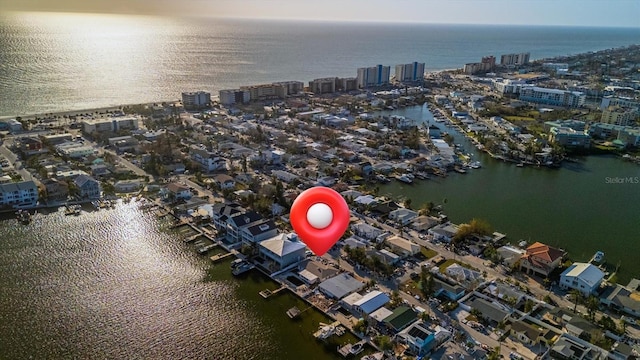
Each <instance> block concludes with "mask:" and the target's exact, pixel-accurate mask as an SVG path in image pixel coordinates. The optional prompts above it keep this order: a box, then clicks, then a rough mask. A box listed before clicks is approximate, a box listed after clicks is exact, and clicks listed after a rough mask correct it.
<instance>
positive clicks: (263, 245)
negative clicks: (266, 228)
mask: <svg viewBox="0 0 640 360" xmlns="http://www.w3.org/2000/svg"><path fill="white" fill-rule="evenodd" d="M290 237H291V236H290V235H289V234H280V235H277V236H275V237H273V238H271V239H268V240H264V241H262V242H260V254H262V255H263V256H264V257H265V258H267V259H269V260H271V261H273V262H274V263H276V264H277V265H278V266H279V267H280V269H282V268H284V267H286V266H288V265H290V264H293V263H296V262H298V261H301V260H303V259H304V258H305V251H306V249H307V246H306V245H305V244H303V243H301V242H298V241H291V240H290Z"/></svg>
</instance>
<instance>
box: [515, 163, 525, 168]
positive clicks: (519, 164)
mask: <svg viewBox="0 0 640 360" xmlns="http://www.w3.org/2000/svg"><path fill="white" fill-rule="evenodd" d="M516 166H517V167H523V166H524V163H521V162H520V163H518V164H517V165H516Z"/></svg>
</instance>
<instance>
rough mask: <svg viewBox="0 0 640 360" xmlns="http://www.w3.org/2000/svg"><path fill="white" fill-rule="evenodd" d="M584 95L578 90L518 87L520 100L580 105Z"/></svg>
mask: <svg viewBox="0 0 640 360" xmlns="http://www.w3.org/2000/svg"><path fill="white" fill-rule="evenodd" d="M586 97H587V96H586V95H585V94H584V93H581V92H579V91H567V90H560V89H547V88H541V87H537V86H531V87H523V88H522V89H520V100H522V101H529V102H533V103H538V104H547V105H555V106H566V107H581V106H582V105H584V102H585V100H586Z"/></svg>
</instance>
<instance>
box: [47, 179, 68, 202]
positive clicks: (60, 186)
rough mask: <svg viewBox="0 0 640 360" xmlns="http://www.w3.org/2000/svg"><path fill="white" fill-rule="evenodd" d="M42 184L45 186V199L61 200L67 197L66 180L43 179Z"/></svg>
mask: <svg viewBox="0 0 640 360" xmlns="http://www.w3.org/2000/svg"><path fill="white" fill-rule="evenodd" d="M42 185H44V187H45V193H46V199H47V201H62V200H66V199H67V197H69V184H67V182H66V181H61V180H56V179H44V180H42Z"/></svg>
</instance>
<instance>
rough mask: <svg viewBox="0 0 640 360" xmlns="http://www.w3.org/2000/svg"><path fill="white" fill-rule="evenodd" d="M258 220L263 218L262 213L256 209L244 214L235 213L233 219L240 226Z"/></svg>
mask: <svg viewBox="0 0 640 360" xmlns="http://www.w3.org/2000/svg"><path fill="white" fill-rule="evenodd" d="M258 220H262V215H260V214H258V213H257V212H255V211H247V212H245V213H242V214H237V215H233V216H232V217H231V221H232V222H233V223H234V224H235V225H236V226H238V227H241V226H245V225H249V224H251V223H254V222H256V221H258Z"/></svg>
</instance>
